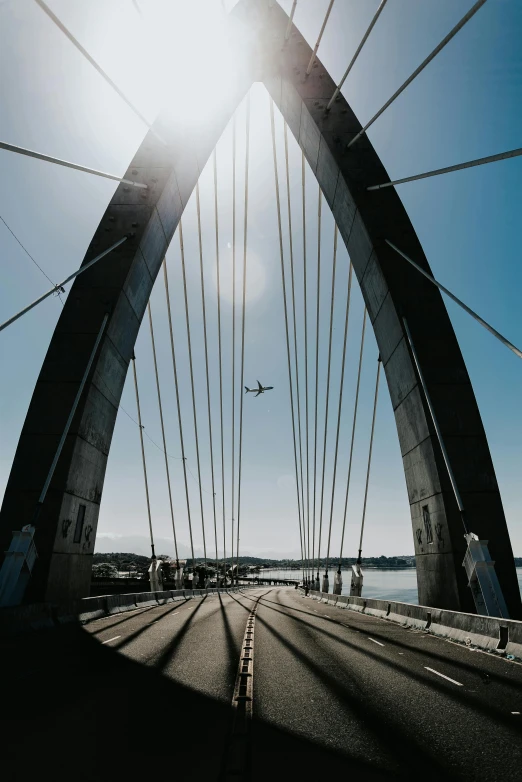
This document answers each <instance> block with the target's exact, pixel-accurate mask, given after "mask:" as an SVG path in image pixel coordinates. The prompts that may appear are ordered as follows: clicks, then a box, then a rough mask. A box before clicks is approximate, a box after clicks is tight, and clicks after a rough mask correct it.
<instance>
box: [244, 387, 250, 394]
mask: <svg viewBox="0 0 522 782" xmlns="http://www.w3.org/2000/svg"><path fill="white" fill-rule="evenodd" d="M249 391H250V388H249V387H248V386H245V394H248V392H249Z"/></svg>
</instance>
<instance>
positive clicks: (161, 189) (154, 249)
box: [0, 0, 522, 618]
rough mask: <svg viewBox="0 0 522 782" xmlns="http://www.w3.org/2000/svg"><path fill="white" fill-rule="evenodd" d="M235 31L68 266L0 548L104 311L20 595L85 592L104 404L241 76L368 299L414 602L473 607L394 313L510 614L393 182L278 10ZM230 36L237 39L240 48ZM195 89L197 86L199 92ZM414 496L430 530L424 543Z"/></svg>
mask: <svg viewBox="0 0 522 782" xmlns="http://www.w3.org/2000/svg"><path fill="white" fill-rule="evenodd" d="M232 19H233V24H234V26H237V27H238V29H237V30H235V32H234V34H236V35H237V34H239V35H242V34H245V31H248V35H250V36H251V39H252V40H254V38H255V40H257V41H258V45H257V47H251V55H250V57H249V59H248V60H245V64H244V71H243V73H242V78H241V80H240V81H239V83H238V84H237V85H235V89H234V91H233V92H232V93H230V94H229V95H228V98H227V99H226V100H225V101H224V103H223V105H222V106H221V109H220V111H219V112H218V115H217V116H216V117H215V118H214V122H213V123H212V124H211V125H206V126H205V127H200V126H199V127H198V126H197V127H190V128H188V127H187V126H186V125H185V126H184V127H182V126H180V125H176V126H173V125H171V124H169V123H168V122H166V121H165V119H164V118H163V119H162V118H160V119H159V120H158V122H157V123H156V125H155V128H156V130H158V132H159V135H160V136H161V137H162V138H163V139H166V140H167V146H163V145H162V144H161V142H160V141H158V139H157V137H156V136H155V135H154V134H152V133H151V132H149V133H148V134H147V136H146V138H145V140H144V141H143V143H142V145H141V147H140V148H139V150H138V151H137V153H136V155H135V157H134V159H133V161H132V163H131V165H130V166H129V168H128V170H127V173H126V174H125V177H126V178H130V179H134V180H138V181H140V182H144V183H146V184H147V185H148V190H147V191H145V192H143V191H139V190H138V189H137V188H130V187H129V186H126V185H124V184H122V185H120V186H119V187H118V189H117V190H116V193H115V195H114V197H113V198H112V199H111V202H110V204H109V206H108V208H107V210H106V212H105V214H104V216H103V218H102V220H101V222H100V225H99V227H98V229H97V231H96V233H95V235H94V237H93V240H92V242H91V244H90V246H89V248H88V250H87V253H86V256H85V258H84V263H86V262H88V261H89V260H90V259H91V258H92V257H93V256H94V255H96V254H98V253H99V252H101V251H102V250H103V249H104V248H105V247H107V246H109V245H110V244H111V243H112V242H114V240H115V238H118V237H120V236H122V235H124V234H125V233H131V235H132V239H131V240H130V241H127V242H126V243H125V244H124V245H123V246H122V247H121V248H119V250H118V251H117V252H116V253H115V255H114V257H113V258H112V257H111V258H110V260H109V261H108V262H107V263H103V264H99V265H98V266H96V267H94V268H93V269H91V270H89V271H88V272H86V273H85V274H84V275H82V276H81V277H79V278H78V279H77V280H76V281H75V283H74V285H73V288H72V290H71V292H70V294H69V296H68V298H67V302H66V305H65V308H64V310H63V313H62V315H61V317H60V320H59V322H58V325H57V327H56V329H55V332H54V334H53V337H52V340H51V343H50V346H49V349H48V352H47V355H46V358H45V360H44V363H43V366H42V370H41V372H40V376H39V378H38V381H37V384H36V387H35V391H34V394H33V397H32V400H31V404H30V406H29V410H28V413H27V417H26V420H25V423H24V427H23V431H22V434H21V437H20V441H19V444H18V448H17V451H16V455H15V459H14V463H13V467H12V470H11V474H10V478H9V482H8V486H7V490H6V494H5V498H4V502H3V506H2V510H1V513H0V544H2V550H5V549H6V548H7V547H8V544H9V541H10V535H11V530H12V529H13V527H17V528H19V527H20V526H22V525H23V524H26V523H28V522H29V521H30V519H31V515H32V512H33V509H34V506H35V503H36V499H37V497H38V493H39V490H40V488H41V486H42V484H43V481H44V479H45V474H46V470H47V469H48V465H49V464H50V462H51V460H52V456H53V453H54V449H55V448H56V444H57V442H58V439H59V437H60V434H61V431H62V428H63V424H64V422H65V419H66V417H67V414H68V410H69V409H70V403H71V401H72V398H73V397H74V394H75V393H76V390H77V388H78V385H79V382H80V379H81V375H82V372H83V367H84V366H85V363H86V360H87V357H88V355H89V353H90V351H91V349H92V345H93V343H94V340H95V338H96V334H97V331H98V329H99V326H100V323H101V320H102V318H103V315H104V313H105V312H110V321H109V326H108V328H107V331H106V333H105V336H104V338H103V341H102V344H101V347H100V350H99V353H98V356H97V359H96V361H95V365H94V369H93V372H92V374H91V377H90V380H89V381H88V383H87V386H86V389H85V392H84V395H83V398H82V401H81V404H80V406H79V409H78V412H77V415H76V417H75V420H74V421H73V425H72V427H71V431H70V434H69V436H68V438H67V442H66V445H65V447H64V450H63V453H62V456H61V459H60V462H59V465H58V469H57V471H56V473H55V476H54V479H53V481H52V484H51V489H50V491H49V494H48V497H47V500H46V505H45V507H44V509H43V512H42V514H41V517H40V521H39V525H38V528H37V532H36V538H35V539H36V545H37V548H38V552H39V561H38V566H37V568H36V569H35V573H34V576H33V579H32V581H31V584H30V588H29V589H28V591H27V594H26V599H27V600H28V601H41V600H63V599H65V598H74V597H82V596H84V595H86V594H88V590H89V581H90V572H91V563H92V553H93V550H94V540H95V535H96V526H97V520H98V511H99V505H100V500H101V495H102V489H103V481H104V475H105V468H106V463H107V457H108V453H109V448H110V443H111V438H112V433H113V428H114V423H115V419H116V413H117V403H118V402H119V400H120V397H121V393H122V390H123V385H124V381H125V377H126V372H127V368H128V364H129V361H130V359H131V356H132V354H133V349H134V343H135V340H136V337H137V334H138V330H139V326H140V323H141V319H142V317H143V315H144V312H145V308H146V305H147V302H148V299H149V296H150V293H151V290H152V287H153V284H154V280H155V278H156V275H157V273H158V271H159V268H160V265H161V262H162V260H163V257H164V254H165V252H166V249H167V247H168V245H169V242H170V240H171V239H172V236H173V234H174V232H175V230H176V227H177V225H178V222H179V219H180V217H181V214H182V212H183V209H184V207H185V205H186V204H187V202H188V200H189V197H190V194H191V192H192V190H193V188H194V186H195V184H196V181H197V179H198V177H199V174H200V172H201V170H202V169H203V167H204V165H205V163H206V160H207V159H208V156H209V155H210V153H211V151H212V150H213V148H214V147H215V145H216V143H217V140H218V138H219V136H220V135H221V132H222V130H223V129H224V127H225V125H226V123H227V121H228V120H229V118H230V117H231V115H232V113H233V111H234V109H235V107H236V106H237V104H238V103H239V101H240V100H241V98H242V97H243V96H244V94H245V93H246V91H247V90H248V89H249V87H250V85H251V83H252V81H254V80H262V81H264V83H265V86H266V87H267V89H268V91H269V93H270V95H271V96H272V97H273V99H274V101H275V103H276V104H277V106H278V107H279V109H280V111H281V112H282V114H283V116H284V118H285V119H286V121H287V123H288V126H289V128H290V129H291V131H292V133H293V134H294V136H295V138H296V140H297V141H298V143H299V145H300V146H301V148H302V149H303V151H304V154H305V156H306V158H307V160H308V163H309V164H310V166H311V168H312V171H313V172H314V173H315V176H316V177H317V180H318V182H319V185H320V186H321V189H322V191H323V194H324V197H325V198H326V200H327V202H328V204H329V205H330V208H331V209H332V212H333V215H334V217H335V220H336V222H337V225H338V227H339V231H340V234H341V236H342V238H343V240H344V242H345V245H346V247H347V250H348V252H349V254H350V258H351V260H352V263H353V266H354V271H355V273H356V275H357V278H358V281H359V284H360V286H361V290H362V293H363V296H364V300H365V302H366V306H367V308H368V313H369V317H370V320H371V323H372V326H373V329H374V332H375V336H376V339H377V343H378V347H379V350H380V353H381V357H382V360H383V367H384V371H385V374H386V379H387V383H388V388H389V392H390V397H391V400H392V405H393V409H394V414H395V420H396V425H397V431H398V436H399V441H400V447H401V453H402V458H403V464H404V472H405V477H406V484H407V490H408V497H409V502H410V509H411V520H412V531H413V539H414V544H415V554H416V557H417V579H418V586H419V601H420V603H421V604H424V605H431V606H434V607H439V608H446V609H452V610H461V611H469V612H474V605H473V600H472V597H471V594H470V593H469V590H468V588H467V585H466V578H465V574H464V570H463V568H462V560H463V557H464V551H465V541H464V538H463V529H462V525H461V520H460V516H459V514H458V511H457V507H456V504H455V500H454V497H453V494H452V492H451V487H450V484H449V480H448V477H447V474H446V471H445V468H444V464H443V461H442V456H441V453H440V448H439V445H438V442H437V440H436V437H435V434H434V431H433V427H432V425H431V422H430V420H429V418H428V415H427V408H426V405H425V402H424V399H423V397H422V394H421V389H420V386H419V383H418V381H417V376H416V373H415V369H414V365H413V363H412V359H411V356H410V353H409V350H408V347H407V343H406V340H405V335H404V332H403V327H402V323H401V317H402V316H407V318H408V323H409V326H410V329H411V332H412V336H413V339H414V342H415V345H416V348H417V352H418V354H419V358H420V361H421V363H422V366H423V369H424V372H425V376H426V382H427V385H428V389H429V393H430V395H431V397H432V401H433V405H434V408H435V411H436V414H437V417H438V419H439V422H440V426H441V429H442V432H443V435H444V438H445V442H446V445H447V450H448V452H449V455H450V458H451V461H452V465H453V469H454V472H455V475H456V478H457V481H458V483H459V486H460V490H461V493H462V495H463V498H464V502H465V504H466V507H467V508H468V512H469V517H470V523H471V526H472V530H473V531H474V532H475V533H476V534H478V535H479V536H480V537H481V538H483V539H486V540H488V539H489V541H490V551H491V554H492V557H493V559H494V560H496V563H497V573H498V577H499V580H500V583H501V586H502V589H503V592H504V596H505V599H506V603H507V605H508V608H509V611H510V615H511V616H512V617H513V618H518V617H520V616H522V609H521V602H520V594H519V589H518V582H517V578H516V572H515V568H514V560H513V553H512V549H511V544H510V540H509V534H508V530H507V525H506V521H505V517H504V512H503V508H502V502H501V498H500V493H499V490H498V486H497V482H496V478H495V473H494V469H493V464H492V461H491V457H490V453H489V448H488V444H487V440H486V436H485V433H484V429H483V426H482V422H481V419H480V414H479V411H478V408H477V405H476V401H475V397H474V394H473V389H472V387H471V383H470V380H469V377H468V374H467V371H466V368H465V364H464V361H463V358H462V355H461V353H460V349H459V347H458V344H457V340H456V338H455V335H454V332H453V328H452V326H451V322H450V320H449V317H448V314H447V312H446V309H445V306H444V303H443V300H442V298H441V295H440V293H439V292H438V290H436V289H435V288H434V287H433V286H432V285H431V284H430V283H429V282H428V281H426V280H425V279H424V278H423V277H422V276H421V275H419V274H418V273H417V272H416V271H415V270H413V269H412V268H411V267H410V266H409V264H405V263H404V262H402V261H401V260H400V259H399V258H398V257H397V256H396V254H395V253H394V252H393V251H392V250H391V249H390V248H389V247H388V246H387V245H386V244H385V241H384V240H385V239H390V240H391V241H393V242H394V243H396V244H397V245H398V246H399V247H401V248H402V249H403V250H404V251H405V252H407V253H408V254H409V255H410V256H412V257H414V258H415V259H416V260H417V262H418V263H420V264H421V265H422V266H423V268H425V269H426V270H429V265H428V263H427V261H426V258H425V256H424V253H423V251H422V247H421V245H420V243H419V241H418V239H417V237H416V234H415V231H414V229H413V227H412V225H411V223H410V221H409V218H408V216H407V214H406V211H405V209H404V207H403V206H402V203H401V201H400V199H399V197H398V195H397V193H396V191H395V189H394V188H386V189H384V190H379V191H375V192H371V193H369V192H368V191H367V190H366V187H367V186H369V185H371V184H374V183H375V182H385V181H389V178H388V176H387V174H386V171H385V170H384V167H383V166H382V163H381V162H380V160H379V158H378V156H377V154H376V152H375V151H374V149H373V147H372V145H371V144H370V142H369V140H368V139H367V137H365V136H363V137H362V138H361V139H360V140H359V141H358V142H357V143H356V144H355V145H354V146H353V147H351V148H350V149H348V150H347V149H346V143H347V142H348V141H350V140H351V139H352V138H353V137H354V136H355V135H356V134H357V133H358V132H359V130H360V129H361V125H360V123H359V122H358V120H357V118H356V117H355V115H354V113H353V112H352V110H351V108H350V106H349V105H348V104H347V102H346V101H345V99H344V98H343V97H342V96H341V95H340V96H339V97H338V98H337V99H336V101H335V102H334V104H333V106H332V108H331V110H330V112H328V113H326V112H325V107H326V104H327V103H328V101H329V99H330V97H331V96H332V94H333V92H334V90H335V83H334V82H333V80H332V79H331V77H330V76H329V74H328V73H327V71H326V70H325V68H324V67H323V65H322V63H321V62H320V61H319V60H317V64H316V67H314V68H313V69H312V72H311V74H310V76H308V77H305V71H306V67H307V64H308V62H309V60H310V56H311V49H310V47H309V46H308V44H307V43H306V41H305V40H304V38H303V37H302V36H301V34H300V33H299V31H298V30H297V29H296V28H295V27H293V29H292V34H291V35H290V38H289V40H288V42H286V43H285V39H284V36H285V30H286V27H287V23H288V17H287V15H286V14H285V13H284V11H283V10H282V9H281V8H280V7H279V6H278V5H274V6H273V7H269V4H268V3H266V0H241V1H240V3H239V4H238V5H237V6H236V8H235V9H234V12H233V15H232ZM238 48H239V47H238ZM202 100H204V96H202ZM80 504H82V505H85V506H86V508H87V510H86V514H85V528H84V533H83V535H82V539H81V542H79V543H74V537H73V532H74V525H75V519H76V515H77V512H78V507H79V505H80ZM425 507H427V509H428V511H429V513H430V517H431V519H432V526H433V529H434V530H435V533H436V534H435V539H434V541H433V543H427V542H426V540H425V535H424V527H423V521H422V514H423V508H425Z"/></svg>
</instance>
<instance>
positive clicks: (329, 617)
mask: <svg viewBox="0 0 522 782" xmlns="http://www.w3.org/2000/svg"><path fill="white" fill-rule="evenodd" d="M323 616H326V618H327V619H331V618H332V617H331V616H328V614H323Z"/></svg>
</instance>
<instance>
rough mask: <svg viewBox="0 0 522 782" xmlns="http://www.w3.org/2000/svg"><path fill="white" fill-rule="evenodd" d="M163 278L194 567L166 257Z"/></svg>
mask: <svg viewBox="0 0 522 782" xmlns="http://www.w3.org/2000/svg"><path fill="white" fill-rule="evenodd" d="M163 279H164V282H165V296H166V298H167V314H168V317H169V331H170V349H171V353H172V368H173V370H174V386H175V389H176V408H177V412H178V426H179V440H180V444H181V458H182V464H183V478H184V482H185V499H186V501H187V518H188V525H189V533H190V550H191V552H192V563H193V567H194V568H195V566H196V560H195V558H194V539H193V536H192V518H191V515H190V500H189V490H188V480H187V457H186V456H185V444H184V440H183V424H182V418H181V405H180V401H179V384H178V368H177V364H176V351H175V348H174V331H173V328H172V311H171V306H170V292H169V278H168V275H167V262H166V260H165V258H164V259H163Z"/></svg>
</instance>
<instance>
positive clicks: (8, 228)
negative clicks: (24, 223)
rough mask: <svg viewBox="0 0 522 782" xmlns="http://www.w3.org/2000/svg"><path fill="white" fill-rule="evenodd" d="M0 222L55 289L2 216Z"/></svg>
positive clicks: (53, 283)
mask: <svg viewBox="0 0 522 782" xmlns="http://www.w3.org/2000/svg"><path fill="white" fill-rule="evenodd" d="M0 220H1V221H2V222H3V224H4V225H5V227H6V228H7V230H8V231H9V233H10V234H11V236H12V237H13V239H14V240H15V242H17V243H18V244H19V245H20V247H21V248H22V250H23V251H24V253H25V254H26V255H27V257H28V258H30V259H31V261H32V262H33V263H34V265H35V266H36V268H37V269H39V270H40V271H41V272H42V274H43V276H44V277H45V279H46V280H47V281H48V282H50V283H51V285H54V287H55V288H56V287H57V285H56V283H55V282H53V281H52V280H51V278H50V277H49V275H48V274H46V273H45V271H44V270H43V269H42V267H41V266H40V264H39V263H38V261H35V259H34V258H33V256H32V255H31V253H30V252H29V250H28V249H27V247H25V246H24V245H23V244H22V242H21V241H20V239H19V238H18V236H17V235H16V234H15V232H14V231H13V229H12V228H10V227H9V226H8V225H7V223H6V221H5V220H4V218H3V217H2V215H0ZM58 296H60V294H59V293H58ZM60 301H62V300H61V298H60ZM62 306H63V301H62Z"/></svg>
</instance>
